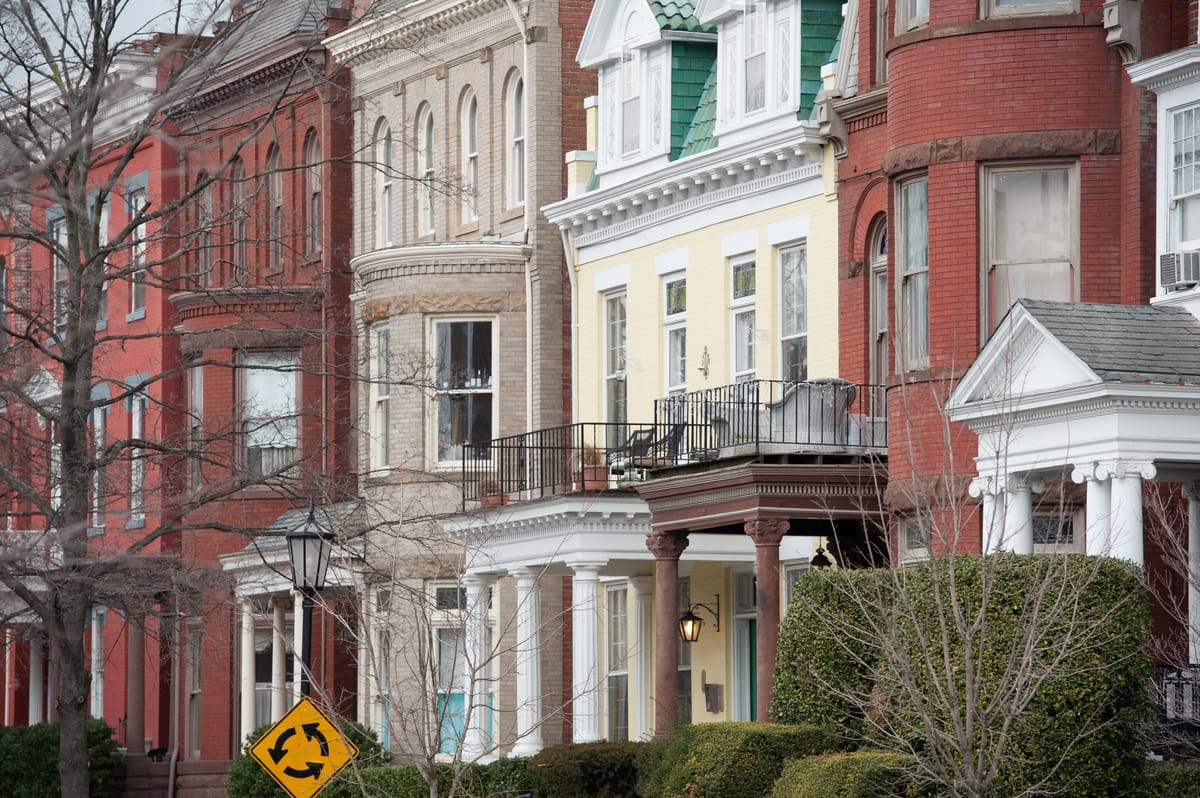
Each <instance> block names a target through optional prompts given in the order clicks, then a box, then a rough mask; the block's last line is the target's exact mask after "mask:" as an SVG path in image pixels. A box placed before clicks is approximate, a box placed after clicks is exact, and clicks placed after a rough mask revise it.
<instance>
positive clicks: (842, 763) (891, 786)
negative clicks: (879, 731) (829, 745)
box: [771, 751, 912, 798]
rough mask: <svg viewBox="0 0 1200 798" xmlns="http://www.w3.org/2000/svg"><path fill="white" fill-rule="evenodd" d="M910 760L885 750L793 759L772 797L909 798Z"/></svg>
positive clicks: (787, 765)
mask: <svg viewBox="0 0 1200 798" xmlns="http://www.w3.org/2000/svg"><path fill="white" fill-rule="evenodd" d="M911 761H912V760H911V757H908V756H905V755H903V754H889V753H884V752H882V751H855V752H853V753H847V754H826V755H825V756H816V757H809V758H808V759H791V760H788V761H787V763H786V764H784V766H783V773H782V774H780V776H779V779H778V780H777V781H776V782H775V788H774V789H773V790H772V791H771V798H904V797H905V796H908V795H910V794H911V793H910V792H909V787H910V779H909V777H908V775H907V771H906V766H907V765H909V764H911Z"/></svg>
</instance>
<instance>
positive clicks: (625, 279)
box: [592, 263, 629, 292]
mask: <svg viewBox="0 0 1200 798" xmlns="http://www.w3.org/2000/svg"><path fill="white" fill-rule="evenodd" d="M592 279H593V280H594V281H595V290H596V291H598V292H599V291H611V290H613V289H614V288H620V287H622V286H625V285H628V284H629V264H628V263H623V264H621V265H620V266H613V267H610V268H608V269H601V270H600V271H598V272H596V274H595V275H594V276H593V278H592Z"/></svg>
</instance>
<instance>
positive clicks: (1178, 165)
mask: <svg viewBox="0 0 1200 798" xmlns="http://www.w3.org/2000/svg"><path fill="white" fill-rule="evenodd" d="M1169 135H1170V148H1171V150H1170V157H1171V164H1170V170H1171V172H1170V182H1169V188H1168V191H1169V192H1170V193H1169V197H1168V200H1169V205H1168V212H1167V244H1168V248H1169V249H1171V250H1200V105H1193V106H1191V107H1188V108H1182V109H1180V110H1178V111H1173V112H1171V118H1170V133H1169Z"/></svg>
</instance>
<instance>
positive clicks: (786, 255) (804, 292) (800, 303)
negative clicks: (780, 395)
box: [779, 244, 808, 382]
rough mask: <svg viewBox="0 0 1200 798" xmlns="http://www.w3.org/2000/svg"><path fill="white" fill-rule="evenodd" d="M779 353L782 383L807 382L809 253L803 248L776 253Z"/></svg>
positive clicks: (795, 247) (797, 246)
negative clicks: (777, 267) (778, 286)
mask: <svg viewBox="0 0 1200 798" xmlns="http://www.w3.org/2000/svg"><path fill="white" fill-rule="evenodd" d="M779 271H780V275H779V280H780V298H779V301H780V304H781V308H780V315H781V316H782V319H781V322H782V324H781V335H780V342H779V344H780V351H781V353H782V355H783V363H782V367H783V368H782V372H781V373H782V375H783V379H785V380H791V381H793V382H800V381H802V380H806V379H808V250H807V248H806V246H805V245H804V244H799V245H795V246H790V247H784V248H782V249H780V250H779Z"/></svg>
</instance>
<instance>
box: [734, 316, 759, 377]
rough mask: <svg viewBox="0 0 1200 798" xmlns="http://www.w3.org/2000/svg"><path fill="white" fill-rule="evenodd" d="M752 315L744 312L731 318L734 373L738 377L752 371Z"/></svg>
mask: <svg viewBox="0 0 1200 798" xmlns="http://www.w3.org/2000/svg"><path fill="white" fill-rule="evenodd" d="M754 315H755V314H754V311H753V310H746V311H742V312H741V313H738V314H736V315H735V316H734V317H733V329H734V371H735V373H736V374H737V375H739V376H741V375H745V374H747V373H752V372H753V371H754V323H755V322H754Z"/></svg>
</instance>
